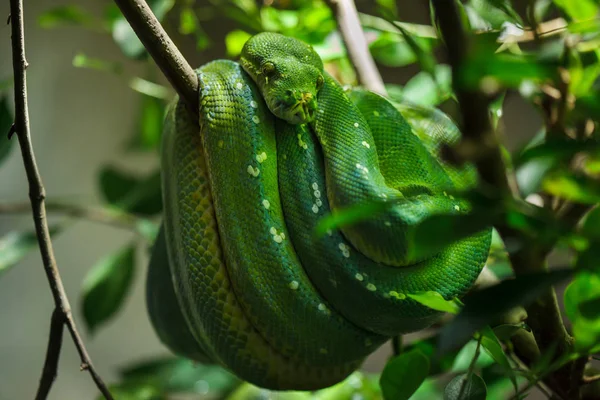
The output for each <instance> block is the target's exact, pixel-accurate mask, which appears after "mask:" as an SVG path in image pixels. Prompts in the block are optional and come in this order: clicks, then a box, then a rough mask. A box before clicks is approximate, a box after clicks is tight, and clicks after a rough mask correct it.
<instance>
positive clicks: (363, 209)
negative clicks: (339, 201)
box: [315, 201, 394, 237]
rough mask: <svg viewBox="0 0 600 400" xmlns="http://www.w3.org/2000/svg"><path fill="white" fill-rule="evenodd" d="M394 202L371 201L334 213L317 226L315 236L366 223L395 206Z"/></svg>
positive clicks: (322, 219)
mask: <svg viewBox="0 0 600 400" xmlns="http://www.w3.org/2000/svg"><path fill="white" fill-rule="evenodd" d="M393 204H394V203H393V202H391V201H389V202H384V201H369V202H365V203H361V204H357V205H354V206H350V207H347V208H345V209H343V210H338V211H333V212H332V213H331V214H329V215H326V216H325V217H323V218H321V220H320V221H319V224H318V225H317V228H316V232H315V234H316V235H317V236H318V237H321V236H323V235H325V234H326V233H327V231H329V230H330V229H336V228H340V227H343V226H346V225H351V224H354V223H356V222H360V221H364V220H365V219H368V218H370V217H373V216H375V215H377V214H378V213H380V212H383V211H385V210H387V209H388V208H390V207H392V206H393Z"/></svg>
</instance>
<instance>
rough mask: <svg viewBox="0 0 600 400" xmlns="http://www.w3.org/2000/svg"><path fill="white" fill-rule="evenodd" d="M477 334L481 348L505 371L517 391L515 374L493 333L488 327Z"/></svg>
mask: <svg viewBox="0 0 600 400" xmlns="http://www.w3.org/2000/svg"><path fill="white" fill-rule="evenodd" d="M479 334H480V335H481V346H483V348H484V349H485V350H486V351H487V352H488V353H489V355H490V356H492V358H493V359H494V361H496V362H497V363H498V364H499V365H500V366H501V367H502V368H503V369H504V371H505V373H506V375H507V376H509V377H510V379H511V381H512V383H513V385H514V387H515V391H518V390H519V387H518V386H517V380H516V378H515V373H514V372H513V370H512V366H511V365H510V363H509V362H508V358H507V357H506V354H505V353H504V350H503V349H502V345H501V344H500V341H499V340H498V338H497V337H496V335H495V334H494V331H493V330H492V328H490V327H489V326H485V327H483V328H482V329H481V330H480V331H479Z"/></svg>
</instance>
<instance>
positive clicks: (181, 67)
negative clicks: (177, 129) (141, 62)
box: [115, 0, 199, 114]
mask: <svg viewBox="0 0 600 400" xmlns="http://www.w3.org/2000/svg"><path fill="white" fill-rule="evenodd" d="M115 3H116V4H117V6H119V8H120V9H121V12H122V13H123V15H124V16H125V18H126V19H127V21H129V24H130V25H131V28H132V29H133V30H134V32H135V34H136V35H137V37H138V38H139V39H140V41H141V42H142V44H143V45H144V47H145V48H146V50H148V53H150V55H151V56H152V58H153V59H154V62H155V63H156V64H157V65H158V67H159V68H160V69H161V71H162V73H163V74H164V75H165V76H166V77H167V79H168V80H169V82H171V85H173V88H174V89H175V91H177V93H178V94H179V96H180V97H181V98H182V99H183V100H184V102H185V103H186V105H187V106H188V109H189V111H191V112H192V113H193V114H197V113H198V102H199V96H198V77H197V76H196V73H195V72H194V70H193V69H192V67H190V65H189V64H188V62H187V61H186V60H185V58H183V56H182V55H181V53H180V52H179V49H177V47H176V46H175V44H174V43H173V41H172V40H171V38H170V37H169V36H168V35H167V33H166V32H165V30H164V29H163V27H162V26H161V25H160V22H159V21H158V20H157V19H156V17H155V16H154V14H153V13H152V10H151V9H150V7H148V5H147V4H146V2H145V1H144V0H115Z"/></svg>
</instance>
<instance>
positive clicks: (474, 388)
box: [444, 373, 487, 400]
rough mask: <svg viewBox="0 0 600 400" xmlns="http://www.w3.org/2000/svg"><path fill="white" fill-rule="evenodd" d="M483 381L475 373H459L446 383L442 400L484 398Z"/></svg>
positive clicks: (475, 399) (484, 388) (481, 399)
mask: <svg viewBox="0 0 600 400" xmlns="http://www.w3.org/2000/svg"><path fill="white" fill-rule="evenodd" d="M486 394H487V388H486V386H485V382H484V381H483V379H481V377H480V376H479V375H476V374H468V373H466V374H460V375H458V376H456V377H455V378H454V379H452V380H451V381H450V383H448V385H446V389H445V390H444V400H485V398H486Z"/></svg>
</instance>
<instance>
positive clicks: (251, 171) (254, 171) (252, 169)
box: [246, 165, 260, 178]
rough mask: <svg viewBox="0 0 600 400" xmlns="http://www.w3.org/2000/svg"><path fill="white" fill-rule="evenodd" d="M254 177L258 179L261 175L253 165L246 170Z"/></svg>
mask: <svg viewBox="0 0 600 400" xmlns="http://www.w3.org/2000/svg"><path fill="white" fill-rule="evenodd" d="M246 171H248V173H249V174H250V175H252V176H253V177H255V178H256V177H257V176H258V175H259V174H260V169H258V168H254V167H253V166H252V165H248V169H247V170H246Z"/></svg>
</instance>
